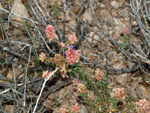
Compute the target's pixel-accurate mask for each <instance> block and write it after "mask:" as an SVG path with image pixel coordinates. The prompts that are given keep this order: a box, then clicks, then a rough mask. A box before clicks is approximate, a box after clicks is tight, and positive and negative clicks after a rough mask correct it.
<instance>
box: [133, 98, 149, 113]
mask: <svg viewBox="0 0 150 113" xmlns="http://www.w3.org/2000/svg"><path fill="white" fill-rule="evenodd" d="M149 109H150V103H149V101H147V100H146V99H143V100H140V101H138V102H136V111H137V112H138V113H144V112H146V111H148V110H149Z"/></svg>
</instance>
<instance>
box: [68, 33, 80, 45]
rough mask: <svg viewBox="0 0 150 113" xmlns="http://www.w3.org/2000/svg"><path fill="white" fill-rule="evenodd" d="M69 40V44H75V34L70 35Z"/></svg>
mask: <svg viewBox="0 0 150 113" xmlns="http://www.w3.org/2000/svg"><path fill="white" fill-rule="evenodd" d="M69 40H70V41H71V44H75V43H76V42H77V41H78V40H77V37H76V36H75V35H70V37H69Z"/></svg>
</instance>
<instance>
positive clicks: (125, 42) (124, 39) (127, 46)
mask: <svg viewBox="0 0 150 113" xmlns="http://www.w3.org/2000/svg"><path fill="white" fill-rule="evenodd" d="M129 41H130V37H129V36H128V35H124V36H123V45H124V46H123V48H124V49H125V50H128V49H129Z"/></svg>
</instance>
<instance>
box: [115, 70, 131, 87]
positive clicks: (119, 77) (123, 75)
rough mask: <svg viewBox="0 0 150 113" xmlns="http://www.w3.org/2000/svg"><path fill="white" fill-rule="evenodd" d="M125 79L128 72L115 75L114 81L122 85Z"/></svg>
mask: <svg viewBox="0 0 150 113" xmlns="http://www.w3.org/2000/svg"><path fill="white" fill-rule="evenodd" d="M127 79H128V74H126V73H125V74H121V75H119V76H117V77H116V81H117V82H118V83H120V84H121V85H122V86H124V85H125V84H126V82H127Z"/></svg>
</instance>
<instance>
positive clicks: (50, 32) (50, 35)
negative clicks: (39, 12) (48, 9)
mask: <svg viewBox="0 0 150 113" xmlns="http://www.w3.org/2000/svg"><path fill="white" fill-rule="evenodd" d="M46 36H47V38H48V39H49V40H50V41H52V40H54V39H55V38H56V37H57V35H56V33H55V29H54V27H53V26H52V25H47V27H46Z"/></svg>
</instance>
